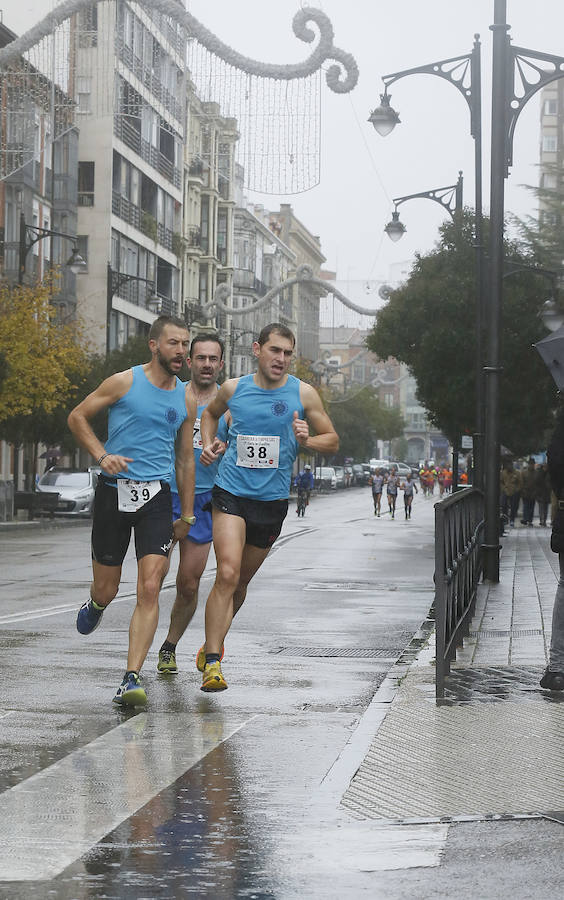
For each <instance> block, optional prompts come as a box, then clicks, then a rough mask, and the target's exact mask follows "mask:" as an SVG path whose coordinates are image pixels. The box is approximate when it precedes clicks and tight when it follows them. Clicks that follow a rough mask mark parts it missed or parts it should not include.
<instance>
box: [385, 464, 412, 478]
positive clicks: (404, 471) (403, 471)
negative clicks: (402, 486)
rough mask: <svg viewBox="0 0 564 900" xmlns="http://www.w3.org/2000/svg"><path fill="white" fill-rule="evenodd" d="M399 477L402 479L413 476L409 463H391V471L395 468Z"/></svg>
mask: <svg viewBox="0 0 564 900" xmlns="http://www.w3.org/2000/svg"><path fill="white" fill-rule="evenodd" d="M394 466H395V469H396V471H397V473H398V475H399V477H400V478H407V476H408V475H412V474H413V473H412V471H411V466H408V465H407V463H404V462H393V461H391V462H390V463H389V467H390V471H391V470H392V468H394Z"/></svg>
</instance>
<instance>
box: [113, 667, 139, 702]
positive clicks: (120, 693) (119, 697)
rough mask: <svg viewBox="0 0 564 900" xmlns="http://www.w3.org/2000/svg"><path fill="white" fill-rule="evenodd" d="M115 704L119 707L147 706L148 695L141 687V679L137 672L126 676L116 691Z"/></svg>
mask: <svg viewBox="0 0 564 900" xmlns="http://www.w3.org/2000/svg"><path fill="white" fill-rule="evenodd" d="M113 703H117V704H118V705H119V706H146V704H147V694H146V693H145V691H144V689H143V688H142V686H141V679H140V678H139V675H136V674H135V672H130V673H129V675H124V677H123V681H122V683H121V684H120V686H119V687H118V689H117V691H116V695H115V697H114V699H113Z"/></svg>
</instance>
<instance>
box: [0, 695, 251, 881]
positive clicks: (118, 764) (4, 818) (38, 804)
mask: <svg viewBox="0 0 564 900" xmlns="http://www.w3.org/2000/svg"><path fill="white" fill-rule="evenodd" d="M255 718H257V716H256V715H255V716H252V717H251V718H249V719H246V720H245V721H244V722H241V721H238V722H236V721H234V719H233V718H232V719H231V722H229V719H228V717H227V716H225V715H223V714H222V713H218V714H217V715H210V714H209V713H208V714H206V715H203V716H201V717H199V716H198V715H197V714H194V713H193V712H191V713H185V714H181V715H174V716H170V715H166V714H164V713H151V715H150V716H149V715H147V713H140V714H139V715H137V716H133V717H132V718H131V719H129V720H128V721H127V722H124V723H123V724H122V725H119V726H118V727H117V728H114V729H112V731H109V732H108V733H107V734H104V735H102V736H101V737H99V738H96V740H94V741H91V743H89V744H87V745H86V746H85V747H81V748H80V749H79V750H74V751H73V752H72V753H69V755H68V756H66V757H65V758H64V759H62V760H60V761H59V762H57V763H54V764H53V765H52V766H49V767H48V768H46V769H43V770H42V771H41V772H38V773H37V774H36V775H32V776H31V777H30V778H27V779H26V780H25V781H22V782H20V784H17V785H15V786H14V787H13V788H10V789H9V790H7V791H5V792H4V793H3V794H0V821H1V822H2V836H1V837H0V881H45V880H47V879H51V878H54V877H55V876H56V875H58V874H59V873H60V872H62V871H63V870H64V869H66V867H67V866H69V865H70V864H71V863H73V862H74V861H75V860H77V859H78V858H79V857H80V856H82V855H83V854H84V853H86V852H87V851H88V850H89V849H90V848H91V847H93V846H94V845H95V844H96V843H97V842H98V841H99V840H101V838H103V837H104V835H106V834H108V833H109V832H111V831H113V829H114V828H117V826H118V825H119V824H120V823H121V822H123V821H124V820H125V819H127V818H129V817H130V816H132V815H133V814H134V813H135V812H136V811H137V810H138V809H140V808H141V807H142V806H144V805H145V804H146V803H148V802H149V800H151V799H152V798H153V797H155V796H156V795H157V794H159V793H160V791H162V790H164V788H166V787H168V786H169V785H170V784H172V783H173V782H174V781H176V779H177V778H180V776H181V775H183V774H184V773H185V772H187V771H188V770H189V769H191V768H192V767H193V766H195V765H196V764H197V763H198V762H199V761H200V760H201V759H203V758H204V756H206V755H207V754H208V753H209V752H210V751H211V750H213V749H214V748H215V747H217V746H218V745H219V744H221V743H223V742H224V741H227V740H229V738H231V737H233V735H234V734H236V733H237V732H238V731H240V730H241V729H242V728H244V727H245V726H246V725H248V724H249V722H252V721H253V719H255Z"/></svg>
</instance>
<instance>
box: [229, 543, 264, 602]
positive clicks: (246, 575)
mask: <svg viewBox="0 0 564 900" xmlns="http://www.w3.org/2000/svg"><path fill="white" fill-rule="evenodd" d="M269 553H270V547H267V548H266V549H263V548H262V547H253V545H252V544H245V549H244V550H243V558H242V560H241V574H240V576H239V584H238V585H237V589H236V591H235V593H234V594H233V615H234V616H236V615H237V613H238V612H239V610H240V609H241V607H242V605H243V603H244V602H245V597H246V596H247V588H248V586H249V582H250V580H251V578H252V577H253V576H254V575H256V573H257V572H258V570H259V569H260V567H261V566H262V564H263V562H264V561H265V559H266V557H267V556H268V554H269Z"/></svg>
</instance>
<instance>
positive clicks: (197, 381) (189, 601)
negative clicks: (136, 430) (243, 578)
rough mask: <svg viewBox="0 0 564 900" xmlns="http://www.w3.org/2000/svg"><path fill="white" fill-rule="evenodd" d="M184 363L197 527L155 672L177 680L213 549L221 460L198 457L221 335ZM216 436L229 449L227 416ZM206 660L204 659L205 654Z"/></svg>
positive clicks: (202, 340)
mask: <svg viewBox="0 0 564 900" xmlns="http://www.w3.org/2000/svg"><path fill="white" fill-rule="evenodd" d="M186 362H187V364H188V368H189V369H190V376H191V377H190V382H189V384H188V394H189V396H191V397H193V398H194V402H195V403H197V405H198V409H197V413H196V421H195V423H194V458H195V461H196V496H195V497H194V515H195V516H196V519H197V522H196V524H195V525H194V527H193V528H191V529H190V531H189V533H188V534H187V535H186V538H185V540H183V541H179V544H178V546H179V550H180V562H179V564H178V572H177V574H176V597H175V600H174V603H173V605H172V610H171V613H170V625H169V629H168V633H167V636H166V639H165V641H164V642H163V644H162V646H161V648H160V650H159V661H158V663H157V671H158V672H161V673H163V674H173V675H174V674H176V673H177V672H178V666H177V664H176V645H177V644H178V642H179V640H180V638H181V637H182V635H183V634H184V632H185V631H186V629H187V627H188V625H189V624H190V622H191V621H192V617H193V616H194V613H195V612H196V607H197V605H198V588H199V586H200V579H201V577H202V575H203V573H204V569H205V567H206V563H207V561H208V556H209V552H210V547H211V539H212V513H211V503H210V501H211V489H212V487H213V484H214V481H215V478H216V475H217V470H218V468H219V463H220V459H221V457H218V459H217V461H216V463H215V464H214V465H212V466H202V465H200V454H201V452H202V436H201V432H200V418H201V415H202V413H203V411H204V409H205V408H206V406H207V405H208V403H209V402H210V400H213V398H214V397H215V395H216V394H217V391H218V384H217V379H218V376H219V373H220V372H221V370H222V369H223V341H222V340H221V338H220V337H219V335H217V334H212V333H209V334H206V333H202V334H197V335H196V336H195V337H194V338H193V339H192V343H191V344H190V353H189V356H188V359H187V360H186ZM218 437H219V438H220V440H221V441H222V442H223V443H224V444H225V442H226V440H227V422H226V417H225V416H222V418H221V420H220V423H219V428H218ZM171 490H172V513H173V517H174V518H175V519H176V518H177V517H178V515H179V513H180V498H179V496H178V493H177V490H176V482H175V480H174V478H173V480H172V483H171ZM202 658H204V657H203V655H202ZM204 661H205V658H204ZM200 664H201V663H200ZM201 665H202V664H201ZM202 668H203V665H202Z"/></svg>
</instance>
